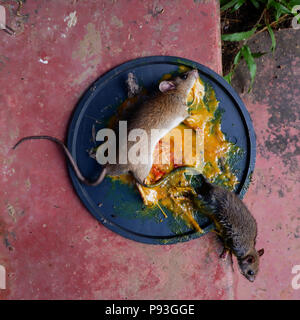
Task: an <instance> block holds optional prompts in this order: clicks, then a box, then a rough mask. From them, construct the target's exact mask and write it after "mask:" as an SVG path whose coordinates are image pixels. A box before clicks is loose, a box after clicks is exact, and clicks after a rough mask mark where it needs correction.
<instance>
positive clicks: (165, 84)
mask: <svg viewBox="0 0 300 320" xmlns="http://www.w3.org/2000/svg"><path fill="white" fill-rule="evenodd" d="M175 88H176V86H175V83H174V82H172V81H162V82H161V83H160V84H159V90H160V91H161V92H166V91H170V90H174V89H175Z"/></svg>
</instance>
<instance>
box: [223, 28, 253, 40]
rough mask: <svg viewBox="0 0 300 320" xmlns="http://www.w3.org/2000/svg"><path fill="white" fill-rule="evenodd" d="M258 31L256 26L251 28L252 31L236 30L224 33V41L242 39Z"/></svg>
mask: <svg viewBox="0 0 300 320" xmlns="http://www.w3.org/2000/svg"><path fill="white" fill-rule="evenodd" d="M255 31H256V28H253V29H251V30H250V31H244V32H236V33H230V34H223V35H222V40H223V41H242V40H246V39H248V38H250V37H251V36H252V35H253V34H254V33H255Z"/></svg>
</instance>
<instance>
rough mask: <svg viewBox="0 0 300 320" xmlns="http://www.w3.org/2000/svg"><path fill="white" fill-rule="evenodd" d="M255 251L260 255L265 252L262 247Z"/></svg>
mask: <svg viewBox="0 0 300 320" xmlns="http://www.w3.org/2000/svg"><path fill="white" fill-rule="evenodd" d="M257 253H258V255H259V256H260V257H261V256H262V255H263V254H264V253H265V249H264V248H262V249H260V250H258V251H257Z"/></svg>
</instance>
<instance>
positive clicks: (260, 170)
mask: <svg viewBox="0 0 300 320" xmlns="http://www.w3.org/2000/svg"><path fill="white" fill-rule="evenodd" d="M99 3H100V2H99V1H88V2H85V3H84V4H83V3H82V2H79V1H57V2H55V4H54V3H53V2H49V1H46V0H42V1H27V2H26V4H25V5H24V7H23V8H22V14H24V16H22V17H16V15H15V10H16V8H15V7H14V6H13V5H6V7H7V12H8V24H9V25H10V26H12V27H14V28H15V29H16V31H17V34H16V36H14V37H9V36H8V35H6V34H5V33H4V32H1V34H0V73H1V77H0V142H1V143H0V172H1V175H0V237H1V242H0V265H2V266H4V267H5V270H6V273H7V274H6V280H7V281H6V282H7V283H6V290H1V289H0V299H244V298H254V299H263V298H274V299H287V298H294V299H299V298H300V290H294V289H293V288H292V285H291V283H292V278H293V276H294V275H293V274H292V268H293V266H294V265H297V264H298V265H300V260H299V259H300V258H299V257H300V254H299V250H300V243H299V241H300V240H299V237H300V212H299V198H300V197H299V141H298V138H299V104H298V103H299V102H298V101H300V99H299V98H300V97H299V95H300V93H299V87H300V86H299V84H300V83H299V82H300V66H299V32H300V31H292V30H291V31H289V30H283V31H280V32H279V33H278V34H277V35H276V36H277V46H278V49H277V50H276V53H275V57H273V56H272V54H269V55H266V56H264V57H263V61H262V62H259V63H258V75H257V81H256V83H255V86H254V89H253V92H252V93H251V94H246V93H245V91H246V90H245V89H244V93H241V95H242V98H243V100H244V101H245V103H246V106H247V108H248V110H249V112H250V114H251V117H252V119H253V123H254V127H255V130H256V135H257V163H256V169H255V172H254V176H253V184H252V185H251V186H250V189H249V191H248V193H247V195H246V198H245V201H246V204H247V205H248V206H249V208H250V209H251V210H252V212H253V214H254V215H255V217H256V219H257V221H258V228H259V234H258V247H264V248H265V255H264V256H263V258H262V263H261V272H260V274H259V276H258V278H257V280H256V282H255V283H253V284H252V283H249V282H248V281H247V280H245V279H244V278H243V277H242V276H241V275H240V274H239V273H238V271H237V267H236V265H235V272H234V273H233V272H232V270H231V267H230V265H229V264H228V261H227V262H225V263H224V262H223V261H220V259H219V258H218V255H219V254H220V252H221V251H222V248H221V246H220V243H219V242H218V241H217V240H216V237H215V235H214V234H209V235H207V236H205V237H202V238H200V239H197V240H193V241H190V242H188V243H182V244H177V245H166V246H150V245H144V244H141V243H136V242H133V241H129V240H126V239H124V238H122V237H120V236H118V235H116V234H114V233H112V232H111V231H109V230H107V229H106V228H105V227H103V226H102V225H101V224H99V223H98V222H97V221H95V220H94V219H93V218H92V217H91V216H90V215H89V213H88V212H87V211H86V210H85V208H84V207H83V206H82V205H81V202H80V201H79V199H78V198H77V196H76V194H75V193H74V191H73V188H72V186H71V184H70V181H69V178H68V174H67V171H66V166H65V160H64V158H63V156H62V155H61V153H60V151H59V150H58V149H57V148H56V147H55V146H53V145H49V144H46V143H42V142H40V143H38V142H36V143H32V144H28V145H27V147H23V148H22V150H21V149H20V150H18V151H17V152H12V151H11V147H12V146H13V145H14V143H15V142H16V141H17V140H18V139H19V138H20V137H23V136H25V135H32V134H41V133H43V134H50V135H55V136H57V137H59V138H63V137H65V134H66V128H67V124H68V121H69V118H70V116H71V114H72V110H73V108H74V106H75V105H76V103H77V101H78V99H79V98H80V96H81V95H82V93H83V92H84V91H85V90H86V88H87V87H88V86H89V85H90V84H91V83H92V82H93V81H94V80H95V79H97V78H98V77H99V76H100V75H101V74H103V73H104V72H106V71H107V70H109V69H111V68H113V67H114V66H116V65H118V64H120V63H122V62H125V61H128V60H130V59H133V58H136V57H140V56H147V55H158V54H162V55H175V56H182V57H185V58H189V59H192V60H195V61H198V62H200V63H202V64H205V65H207V66H208V67H210V68H212V69H214V70H215V71H216V72H218V73H221V70H222V68H221V50H220V25H219V7H218V1H217V0H206V1H196V0H195V1H187V0H186V1H179V0H176V1H175V0H172V1H171V0H164V1H154V2H151V5H149V4H147V2H145V1H138V0H131V1H125V0H122V1H117V0H114V1H112V0H105V1H101V4H100V5H99ZM162 9H164V10H163V11H162ZM265 37H266V38H265ZM258 40H259V39H258ZM268 41H269V40H268V39H267V36H266V35H261V38H260V40H259V41H258V42H257V43H253V44H252V45H253V46H261V47H260V48H261V50H267V49H269V47H270V43H269V42H268ZM246 73H247V71H246V70H243V69H242V67H241V69H240V75H239V76H237V77H236V79H235V80H234V87H236V88H238V87H239V88H242V89H243V88H247V84H246V83H245V81H244V77H242V75H245V74H246ZM241 84H242V86H241Z"/></svg>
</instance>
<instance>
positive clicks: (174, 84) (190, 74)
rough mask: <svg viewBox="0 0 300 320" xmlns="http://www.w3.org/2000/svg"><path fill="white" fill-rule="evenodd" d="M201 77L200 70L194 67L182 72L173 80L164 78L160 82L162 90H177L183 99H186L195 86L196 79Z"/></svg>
mask: <svg viewBox="0 0 300 320" xmlns="http://www.w3.org/2000/svg"><path fill="white" fill-rule="evenodd" d="M198 78H199V74H198V70H196V69H193V70H191V71H187V72H185V73H182V74H180V75H179V76H178V77H176V78H174V79H171V80H164V81H162V82H161V83H160V84H159V90H160V91H161V92H172V91H175V90H176V92H178V93H180V95H181V96H182V98H183V100H184V101H185V100H186V97H187V96H188V93H189V92H190V90H191V89H192V88H193V86H194V84H195V82H196V80H197V79H198Z"/></svg>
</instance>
